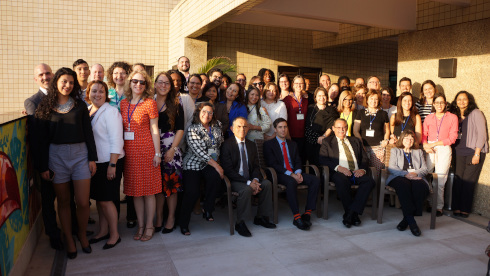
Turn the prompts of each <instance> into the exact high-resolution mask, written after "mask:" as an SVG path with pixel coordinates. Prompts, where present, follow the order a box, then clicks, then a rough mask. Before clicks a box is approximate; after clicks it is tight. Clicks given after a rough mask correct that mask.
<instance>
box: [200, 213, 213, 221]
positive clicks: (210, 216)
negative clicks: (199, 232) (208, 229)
mask: <svg viewBox="0 0 490 276" xmlns="http://www.w3.org/2000/svg"><path fill="white" fill-rule="evenodd" d="M202 218H203V219H206V220H207V221H214V218H213V213H211V212H207V211H204V210H203V212H202Z"/></svg>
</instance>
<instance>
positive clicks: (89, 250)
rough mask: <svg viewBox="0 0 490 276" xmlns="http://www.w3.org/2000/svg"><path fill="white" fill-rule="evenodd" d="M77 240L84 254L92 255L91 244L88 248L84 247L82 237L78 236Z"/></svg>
mask: <svg viewBox="0 0 490 276" xmlns="http://www.w3.org/2000/svg"><path fill="white" fill-rule="evenodd" d="M77 238H78V241H79V242H80V245H81V246H82V251H83V252H84V253H87V254H90V253H92V247H91V246H90V242H89V243H88V246H87V247H83V245H82V241H81V240H80V237H78V235H77Z"/></svg>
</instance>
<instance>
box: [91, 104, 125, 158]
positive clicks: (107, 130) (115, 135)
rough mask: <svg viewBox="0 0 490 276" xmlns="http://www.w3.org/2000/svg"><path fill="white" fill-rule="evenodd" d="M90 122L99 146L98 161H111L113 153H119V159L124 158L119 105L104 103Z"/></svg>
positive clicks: (96, 144)
mask: <svg viewBox="0 0 490 276" xmlns="http://www.w3.org/2000/svg"><path fill="white" fill-rule="evenodd" d="M91 107H92V106H89V110H90V108H91ZM90 123H91V124H92V131H93V133H94V140H95V146H96V148H97V163H105V162H109V161H110V159H111V153H117V154H119V159H121V158H123V157H124V149H123V147H124V140H123V122H122V117H121V113H119V110H118V109H117V107H113V106H111V105H110V104H109V103H104V104H103V105H102V106H101V107H100V108H99V110H97V112H96V113H95V116H94V118H93V119H92V121H91V122H90Z"/></svg>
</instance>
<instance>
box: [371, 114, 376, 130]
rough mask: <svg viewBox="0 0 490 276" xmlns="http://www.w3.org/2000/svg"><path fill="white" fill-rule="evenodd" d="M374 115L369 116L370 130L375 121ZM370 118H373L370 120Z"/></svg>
mask: <svg viewBox="0 0 490 276" xmlns="http://www.w3.org/2000/svg"><path fill="white" fill-rule="evenodd" d="M376 114H377V113H376ZM376 114H374V117H373V116H371V114H369V129H371V127H372V126H373V121H374V120H375V119H376ZM371 117H373V118H372V119H371Z"/></svg>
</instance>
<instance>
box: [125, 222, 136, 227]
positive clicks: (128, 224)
mask: <svg viewBox="0 0 490 276" xmlns="http://www.w3.org/2000/svg"><path fill="white" fill-rule="evenodd" d="M126 226H127V227H128V228H134V227H136V221H128V222H127V223H126Z"/></svg>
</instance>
